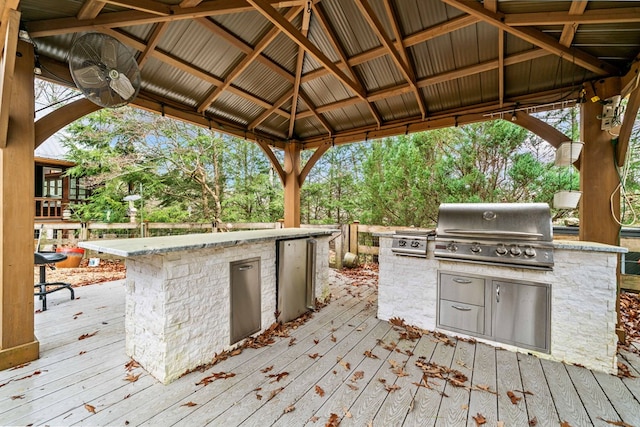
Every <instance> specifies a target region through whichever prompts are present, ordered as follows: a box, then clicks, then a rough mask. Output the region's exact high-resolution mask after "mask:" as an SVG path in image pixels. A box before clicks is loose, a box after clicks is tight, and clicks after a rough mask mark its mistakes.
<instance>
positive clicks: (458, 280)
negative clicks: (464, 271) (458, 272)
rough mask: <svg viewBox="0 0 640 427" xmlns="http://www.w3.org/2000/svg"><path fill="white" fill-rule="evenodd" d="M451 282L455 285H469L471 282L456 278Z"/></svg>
mask: <svg viewBox="0 0 640 427" xmlns="http://www.w3.org/2000/svg"><path fill="white" fill-rule="evenodd" d="M453 281H454V282H456V283H463V284H469V283H471V280H469V279H460V278H457V277H456V278H455V279H453Z"/></svg>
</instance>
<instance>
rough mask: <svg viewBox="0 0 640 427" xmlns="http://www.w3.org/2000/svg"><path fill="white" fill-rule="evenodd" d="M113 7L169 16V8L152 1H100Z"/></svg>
mask: <svg viewBox="0 0 640 427" xmlns="http://www.w3.org/2000/svg"><path fill="white" fill-rule="evenodd" d="M102 1H103V2H105V3H108V4H112V5H115V6H120V7H126V8H128V9H133V10H137V11H140V12H146V13H151V14H153V15H160V16H166V15H170V14H171V7H170V6H168V5H166V4H162V3H159V2H156V1H152V0H102Z"/></svg>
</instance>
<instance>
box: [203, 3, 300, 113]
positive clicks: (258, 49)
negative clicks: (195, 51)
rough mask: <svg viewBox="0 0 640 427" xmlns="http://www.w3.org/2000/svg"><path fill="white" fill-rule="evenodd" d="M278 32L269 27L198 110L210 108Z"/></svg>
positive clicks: (291, 14) (292, 13)
mask: <svg viewBox="0 0 640 427" xmlns="http://www.w3.org/2000/svg"><path fill="white" fill-rule="evenodd" d="M301 10H302V8H301V7H296V8H292V9H290V10H289V11H288V12H287V13H286V14H285V18H286V19H287V20H292V19H293V18H295V17H296V16H297V15H298V13H300V11H301ZM207 21H209V20H207ZM209 22H210V21H209ZM278 34H280V29H279V28H278V27H276V26H273V27H272V28H271V29H269V31H268V32H267V34H266V35H265V36H264V37H263V38H262V39H261V40H260V41H259V42H258V44H257V45H256V47H255V48H254V49H252V50H251V51H250V52H247V54H246V55H245V57H244V58H243V59H242V61H240V63H239V64H238V65H236V67H235V68H234V69H233V70H231V71H230V72H229V74H227V76H226V77H225V78H224V82H223V83H222V84H221V85H218V86H217V87H216V88H214V89H213V90H212V91H210V92H209V94H208V95H207V96H206V97H205V99H204V101H202V102H201V103H200V105H198V112H199V113H201V112H203V111H204V110H206V109H207V108H209V106H210V105H211V104H213V103H214V102H215V101H216V99H218V97H219V96H220V95H221V94H222V93H223V92H224V91H225V90H226V89H227V88H228V87H229V86H231V83H232V82H233V81H234V80H235V79H236V78H237V77H238V76H239V75H240V74H242V72H243V71H244V70H246V69H247V68H248V67H249V66H250V65H251V64H252V63H253V61H254V60H256V58H258V57H259V56H260V55H261V54H262V52H263V51H264V50H265V49H266V48H267V47H268V46H269V45H270V44H271V42H272V41H273V40H275V38H276V37H277V36H278Z"/></svg>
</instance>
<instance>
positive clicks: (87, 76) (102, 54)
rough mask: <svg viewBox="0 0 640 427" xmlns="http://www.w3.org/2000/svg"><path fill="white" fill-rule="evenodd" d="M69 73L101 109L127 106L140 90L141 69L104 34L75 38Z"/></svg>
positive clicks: (70, 53)
mask: <svg viewBox="0 0 640 427" xmlns="http://www.w3.org/2000/svg"><path fill="white" fill-rule="evenodd" d="M69 70H70V71H71V77H72V78H73V81H74V82H75V84H76V86H77V87H78V89H80V90H81V91H82V92H83V94H84V95H85V96H86V97H87V98H88V99H89V100H90V101H92V102H94V103H96V104H98V105H100V106H101V107H107V108H115V107H121V106H123V105H126V104H127V103H129V102H131V101H132V100H133V99H134V98H135V97H136V95H137V94H138V91H139V90H140V69H139V68H138V63H137V62H136V60H135V58H134V57H133V54H132V53H131V51H130V50H129V49H128V48H127V47H126V46H125V45H124V44H122V43H121V42H120V41H118V40H117V39H115V38H114V37H111V36H108V35H106V34H101V33H89V34H85V35H83V36H82V37H80V38H78V39H77V40H76V41H75V42H74V43H73V46H71V50H70V52H69Z"/></svg>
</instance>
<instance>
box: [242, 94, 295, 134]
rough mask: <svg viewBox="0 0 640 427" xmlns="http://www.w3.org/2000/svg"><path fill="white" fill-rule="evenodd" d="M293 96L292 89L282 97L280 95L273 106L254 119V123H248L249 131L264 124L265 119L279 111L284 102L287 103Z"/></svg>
mask: <svg viewBox="0 0 640 427" xmlns="http://www.w3.org/2000/svg"><path fill="white" fill-rule="evenodd" d="M292 96H293V89H291V90H290V91H289V92H286V93H285V94H284V95H282V96H281V97H280V98H278V100H277V101H276V102H274V103H273V105H272V106H271V107H269V108H267V109H266V110H265V111H264V112H263V113H262V114H260V115H259V116H258V117H256V119H255V120H254V121H252V122H251V123H249V126H247V127H248V128H249V129H251V130H253V129H255V128H256V126H258V125H259V124H260V123H262V122H264V121H265V120H266V119H267V117H269V116H270V115H271V114H273V113H275V112H276V111H278V110H279V108H280V106H281V105H282V104H284V103H285V102H287V100H288V99H289V98H291V97H292Z"/></svg>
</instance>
